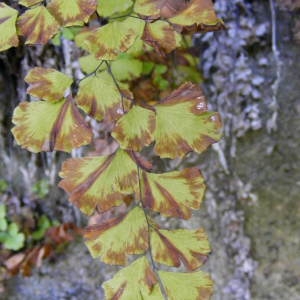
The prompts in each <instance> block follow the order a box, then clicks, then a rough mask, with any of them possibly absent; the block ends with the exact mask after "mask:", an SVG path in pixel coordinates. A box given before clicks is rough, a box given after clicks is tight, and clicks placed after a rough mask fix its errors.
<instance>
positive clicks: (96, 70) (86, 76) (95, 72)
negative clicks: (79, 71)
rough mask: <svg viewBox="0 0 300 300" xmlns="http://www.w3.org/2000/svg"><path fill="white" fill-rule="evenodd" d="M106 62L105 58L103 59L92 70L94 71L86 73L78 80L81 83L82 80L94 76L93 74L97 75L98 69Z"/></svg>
mask: <svg viewBox="0 0 300 300" xmlns="http://www.w3.org/2000/svg"><path fill="white" fill-rule="evenodd" d="M103 63H104V60H102V61H101V63H100V64H99V65H98V66H97V68H96V69H95V70H94V71H93V72H92V73H89V74H87V75H85V76H84V77H83V78H81V79H80V80H78V83H80V82H81V81H82V80H84V79H86V78H88V77H90V76H92V75H96V74H97V72H98V70H99V69H100V68H101V66H102V65H103Z"/></svg>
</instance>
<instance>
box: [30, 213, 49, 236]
mask: <svg viewBox="0 0 300 300" xmlns="http://www.w3.org/2000/svg"><path fill="white" fill-rule="evenodd" d="M50 227H51V222H50V220H49V219H48V218H47V216H45V215H42V216H41V217H40V218H39V220H38V229H37V230H36V231H34V232H33V233H32V235H31V237H32V238H33V239H34V240H40V239H42V238H43V237H44V236H45V233H46V231H47V230H48V228H50Z"/></svg>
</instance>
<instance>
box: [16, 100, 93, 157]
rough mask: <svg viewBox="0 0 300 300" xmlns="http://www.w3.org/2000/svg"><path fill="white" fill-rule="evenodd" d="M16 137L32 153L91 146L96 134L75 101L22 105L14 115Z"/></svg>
mask: <svg viewBox="0 0 300 300" xmlns="http://www.w3.org/2000/svg"><path fill="white" fill-rule="evenodd" d="M13 123H14V124H15V127H14V128H13V129H12V133H13V134H14V137H15V139H16V141H17V143H18V144H19V145H20V146H22V147H24V148H26V149H28V150H29V151H31V152H35V153H36V152H41V151H53V150H60V151H66V152H71V150H72V149H74V148H78V147H81V146H83V145H86V144H89V143H90V141H91V139H92V132H91V129H90V128H89V126H88V125H87V124H86V122H85V120H84V118H83V116H82V115H81V113H80V111H79V109H78V108H77V106H76V105H75V103H74V100H73V99H72V98H71V97H69V98H68V99H62V100H60V101H56V102H49V101H35V102H22V103H20V104H19V106H18V107H17V108H16V109H15V111H14V115H13Z"/></svg>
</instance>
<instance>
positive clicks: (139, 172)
mask: <svg viewBox="0 0 300 300" xmlns="http://www.w3.org/2000/svg"><path fill="white" fill-rule="evenodd" d="M137 171H138V181H139V192H140V203H141V207H142V209H143V211H144V214H145V218H146V221H147V226H148V245H149V250H148V255H149V258H150V263H151V265H152V269H153V272H154V273H155V275H156V278H157V280H158V284H159V288H160V291H161V293H162V295H163V297H164V299H165V300H168V296H167V292H166V289H165V287H164V285H163V282H162V280H161V278H160V276H159V274H158V271H157V266H156V264H155V262H154V259H153V254H152V247H151V230H153V229H152V225H151V222H150V220H149V216H148V214H147V211H146V208H145V206H144V203H143V201H142V198H143V193H142V184H141V170H140V167H139V166H137Z"/></svg>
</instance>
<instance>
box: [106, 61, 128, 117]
mask: <svg viewBox="0 0 300 300" xmlns="http://www.w3.org/2000/svg"><path fill="white" fill-rule="evenodd" d="M104 62H105V64H106V67H107V71H108V73H109V75H110V76H111V78H112V80H113V81H114V83H115V85H116V87H117V89H118V91H119V93H120V96H121V103H122V110H123V113H125V106H124V95H123V92H122V90H121V88H120V86H119V83H118V81H117V79H116V77H115V75H114V74H113V72H112V70H111V66H110V64H109V63H108V61H107V60H105V61H104Z"/></svg>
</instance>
